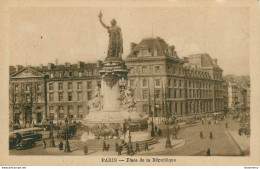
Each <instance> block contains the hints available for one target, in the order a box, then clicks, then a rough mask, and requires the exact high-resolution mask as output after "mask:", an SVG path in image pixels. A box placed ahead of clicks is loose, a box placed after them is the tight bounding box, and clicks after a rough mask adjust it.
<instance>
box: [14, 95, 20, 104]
mask: <svg viewBox="0 0 260 169" xmlns="http://www.w3.org/2000/svg"><path fill="white" fill-rule="evenodd" d="M14 102H15V103H18V102H19V97H18V96H17V95H15V97H14Z"/></svg>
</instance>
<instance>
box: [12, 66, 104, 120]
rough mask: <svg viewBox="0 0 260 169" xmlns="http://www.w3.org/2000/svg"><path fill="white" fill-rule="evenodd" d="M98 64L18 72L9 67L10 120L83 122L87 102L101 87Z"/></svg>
mask: <svg viewBox="0 0 260 169" xmlns="http://www.w3.org/2000/svg"><path fill="white" fill-rule="evenodd" d="M99 64H100V61H98V64H95V63H87V64H85V63H83V62H78V64H73V65H71V64H70V63H66V64H65V65H54V64H51V63H49V64H48V66H43V65H40V66H39V67H30V66H29V67H25V68H23V69H21V70H18V68H17V69H16V70H15V69H14V67H10V73H12V74H11V75H10V91H12V93H13V94H12V93H11V92H10V110H11V112H12V113H11V116H10V119H11V121H12V122H13V123H17V122H19V123H25V124H28V123H35V124H36V123H40V122H42V120H43V119H46V120H47V119H49V120H53V121H54V122H58V121H64V119H65V118H69V119H72V120H75V121H76V120H80V119H83V118H84V117H85V116H86V114H88V110H89V109H88V101H89V100H90V99H91V97H92V92H93V90H94V88H95V86H99V87H101V79H100V77H99V74H98V67H99ZM14 72H15V73H14ZM27 93H28V94H27ZM12 95H13V97H12ZM23 95H25V96H24V97H22V96H23ZM27 98H28V99H27ZM29 98H31V99H29Z"/></svg>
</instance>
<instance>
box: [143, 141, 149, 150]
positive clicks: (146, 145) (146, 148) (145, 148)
mask: <svg viewBox="0 0 260 169" xmlns="http://www.w3.org/2000/svg"><path fill="white" fill-rule="evenodd" d="M144 150H145V151H146V150H147V151H149V145H148V142H145V147H144Z"/></svg>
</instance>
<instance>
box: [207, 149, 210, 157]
mask: <svg viewBox="0 0 260 169" xmlns="http://www.w3.org/2000/svg"><path fill="white" fill-rule="evenodd" d="M207 156H210V148H208V151H207Z"/></svg>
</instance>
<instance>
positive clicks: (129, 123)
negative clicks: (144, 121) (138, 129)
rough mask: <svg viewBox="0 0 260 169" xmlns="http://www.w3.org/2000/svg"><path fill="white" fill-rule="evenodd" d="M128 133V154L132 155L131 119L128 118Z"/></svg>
mask: <svg viewBox="0 0 260 169" xmlns="http://www.w3.org/2000/svg"><path fill="white" fill-rule="evenodd" d="M128 131H129V136H128V138H129V140H128V146H129V150H130V154H132V153H133V149H132V141H131V118H130V117H129V119H128Z"/></svg>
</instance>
